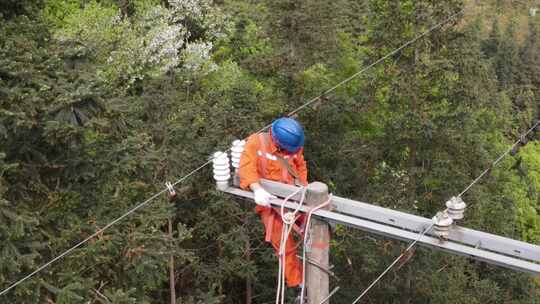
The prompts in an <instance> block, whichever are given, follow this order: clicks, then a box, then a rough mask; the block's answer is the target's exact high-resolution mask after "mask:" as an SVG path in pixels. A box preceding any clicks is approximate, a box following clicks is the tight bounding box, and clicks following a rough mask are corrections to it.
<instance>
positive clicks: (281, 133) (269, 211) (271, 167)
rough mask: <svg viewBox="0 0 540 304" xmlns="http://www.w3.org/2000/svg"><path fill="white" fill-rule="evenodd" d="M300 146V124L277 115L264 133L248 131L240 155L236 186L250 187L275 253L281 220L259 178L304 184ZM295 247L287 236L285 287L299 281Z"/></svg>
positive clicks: (267, 237)
mask: <svg viewBox="0 0 540 304" xmlns="http://www.w3.org/2000/svg"><path fill="white" fill-rule="evenodd" d="M303 147H304V130H303V128H302V126H301V125H300V124H299V123H298V122H297V121H296V120H294V119H292V118H279V119H277V120H275V121H274V122H273V123H272V126H271V128H270V131H269V132H268V133H256V134H252V135H251V136H250V137H249V138H248V140H247V142H246V145H245V148H244V153H243V154H242V157H241V158H240V171H239V176H240V187H241V188H243V189H248V188H249V189H251V190H252V191H253V193H254V195H255V202H256V203H257V206H256V207H255V211H256V212H257V213H258V214H259V215H260V217H261V220H262V222H263V224H264V228H265V241H267V242H269V243H271V244H272V246H273V247H274V251H275V252H276V254H277V255H279V246H280V241H281V230H282V227H283V222H282V220H281V215H280V212H279V210H278V209H274V208H272V207H271V206H270V199H271V198H275V196H273V195H272V194H270V193H268V192H267V191H266V190H264V189H263V188H262V187H261V185H260V184H259V179H261V178H264V179H269V180H273V181H278V182H282V183H287V184H291V185H292V184H295V185H307V168H306V162H305V160H304V148H303ZM299 221H302V219H299ZM296 248H297V245H296V241H295V240H294V238H293V237H289V238H288V240H287V242H286V244H285V279H286V281H287V286H289V287H295V286H298V285H300V284H301V283H302V264H301V263H300V261H299V259H298V257H297V256H296Z"/></svg>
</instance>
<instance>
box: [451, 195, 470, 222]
mask: <svg viewBox="0 0 540 304" xmlns="http://www.w3.org/2000/svg"><path fill="white" fill-rule="evenodd" d="M446 208H448V210H447V212H448V215H449V216H450V217H451V218H452V219H453V220H454V221H455V220H461V219H463V216H464V213H465V208H467V204H465V202H464V201H463V200H462V199H461V197H455V196H454V197H452V198H451V199H450V200H449V201H447V202H446Z"/></svg>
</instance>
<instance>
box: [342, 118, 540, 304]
mask: <svg viewBox="0 0 540 304" xmlns="http://www.w3.org/2000/svg"><path fill="white" fill-rule="evenodd" d="M539 125H540V120H538V121H536V123H535V124H534V125H533V126H532V127H531V128H530V129H529V130H527V131H526V132H525V133H523V134H521V135H520V137H519V140H517V141H516V142H515V143H514V144H513V145H512V146H511V147H510V148H509V149H508V150H506V151H505V152H504V153H503V154H501V155H500V156H499V157H498V158H497V159H495V160H494V161H493V162H492V163H491V164H490V166H489V168H487V169H486V170H484V171H483V172H482V173H481V174H480V175H479V176H478V177H477V178H475V179H474V180H473V181H472V183H471V184H470V185H468V186H467V187H466V188H465V189H464V190H463V191H462V192H461V193H460V194H459V196H458V197H461V196H462V195H463V194H465V193H466V192H467V191H468V190H469V189H471V188H472V186H474V185H475V184H477V183H478V182H479V181H480V180H481V179H482V178H483V177H484V176H485V175H486V174H487V173H488V172H489V171H491V169H493V167H495V166H496V165H497V164H498V163H499V162H500V161H501V160H502V159H503V158H504V157H505V156H507V155H508V154H509V153H510V152H511V151H512V150H514V149H515V148H516V147H517V146H518V145H520V144H522V143H524V141H525V138H526V137H527V136H528V135H529V134H530V133H531V132H533V131H534V130H535V129H536V128H537V127H538V126H539ZM433 226H434V224H431V225H430V226H429V227H428V228H426V229H425V230H424V231H423V232H422V233H420V234H419V235H418V238H417V239H416V240H414V242H412V243H411V244H410V245H409V246H408V247H407V248H406V249H405V250H404V251H403V252H402V253H401V254H400V255H399V256H398V257H397V258H396V259H395V260H394V261H393V262H392V263H391V264H390V265H389V266H388V267H386V269H385V270H384V271H383V272H382V273H381V274H380V275H379V276H378V277H377V278H376V279H375V280H374V281H373V282H372V283H371V284H369V286H368V287H367V288H366V289H365V290H364V291H363V292H362V293H361V294H360V296H358V298H356V300H354V302H352V304H356V303H358V301H360V299H362V297H364V296H365V295H366V294H367V293H368V291H369V290H370V289H371V288H372V287H373V286H375V284H377V282H379V281H380V280H381V279H382V278H383V277H384V275H386V274H387V273H388V271H390V269H392V267H394V265H396V264H397V262H398V261H399V260H400V259H401V258H402V257H403V256H404V255H405V254H406V253H407V252H409V250H411V249H412V248H413V247H414V245H416V243H418V242H419V241H420V240H421V239H422V237H423V236H424V235H426V233H428V231H429V230H431V228H433Z"/></svg>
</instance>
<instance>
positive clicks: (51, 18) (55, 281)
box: [0, 0, 540, 304]
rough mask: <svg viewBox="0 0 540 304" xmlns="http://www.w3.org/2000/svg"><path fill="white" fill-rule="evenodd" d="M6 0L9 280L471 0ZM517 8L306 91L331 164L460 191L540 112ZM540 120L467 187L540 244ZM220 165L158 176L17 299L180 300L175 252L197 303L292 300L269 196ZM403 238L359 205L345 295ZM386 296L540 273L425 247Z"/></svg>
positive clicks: (439, 199) (382, 186) (413, 203)
mask: <svg viewBox="0 0 540 304" xmlns="http://www.w3.org/2000/svg"><path fill="white" fill-rule="evenodd" d="M4 2H5V1H4ZM4 2H3V3H4ZM492 2H493V3H491V5H494V6H497V5H499V6H500V5H501V4H500V3H498V1H492ZM495 2H497V3H495ZM5 3H6V5H3V4H2V5H1V6H0V13H1V14H2V16H1V17H0V18H1V20H0V21H1V26H0V140H1V143H2V144H1V145H0V240H1V242H0V252H1V253H2V255H1V257H0V286H1V287H2V288H5V287H7V286H8V285H9V284H10V283H12V282H14V281H15V280H16V279H18V278H21V277H22V276H23V275H24V274H26V273H28V272H30V271H32V270H33V269H35V268H36V267H38V266H39V265H42V264H43V263H45V262H47V261H49V260H50V259H51V258H53V257H55V256H57V255H58V254H60V253H62V252H63V251H64V250H66V249H67V248H69V247H71V246H73V245H74V244H76V243H77V242H78V241H80V240H81V239H84V238H85V237H87V236H89V235H91V234H93V233H95V232H96V231H98V230H99V229H100V228H102V227H104V226H105V225H106V224H107V223H109V222H110V221H111V220H113V219H114V218H116V217H118V216H120V215H122V214H123V213H124V212H126V211H127V210H128V209H129V208H132V207H133V206H135V205H136V204H137V203H138V202H142V201H143V200H144V199H146V198H148V197H149V196H150V195H151V194H152V193H155V192H157V191H159V189H162V188H164V183H165V181H174V180H176V179H177V178H178V177H180V176H183V175H184V174H186V173H188V172H190V171H191V170H192V169H194V168H197V167H198V166H199V165H200V164H202V163H204V162H205V161H206V160H207V157H208V156H209V155H210V154H211V153H212V152H214V151H216V150H225V149H227V148H228V146H229V145H230V143H231V142H232V140H234V139H236V138H243V137H245V136H247V135H249V134H250V132H253V131H255V130H259V129H260V128H261V127H262V126H264V125H266V124H267V123H268V122H269V121H271V120H272V119H274V118H275V117H278V116H280V115H283V113H287V112H288V111H290V110H292V109H294V108H295V107H296V106H298V105H300V104H301V103H303V102H304V101H306V100H308V99H310V98H312V97H313V96H317V95H319V94H320V93H321V92H322V91H324V90H325V89H327V88H329V87H331V86H332V85H334V84H335V83H338V82H339V81H341V80H342V79H344V78H346V77H348V76H350V75H352V74H353V73H355V72H357V71H358V70H360V69H361V68H362V67H363V66H365V65H367V64H369V63H371V62H373V61H374V60H376V59H378V58H380V57H381V56H383V55H385V54H387V53H388V52H390V51H391V50H393V49H394V48H396V47H398V46H400V45H401V44H403V43H405V42H406V41H408V40H410V39H412V38H414V37H415V36H416V35H418V34H419V33H421V32H423V31H425V30H426V29H428V28H429V27H430V26H432V25H433V24H436V23H438V22H439V21H441V20H443V19H445V18H446V17H447V16H449V15H451V14H453V13H454V12H457V11H458V10H460V9H461V8H462V7H463V4H462V3H461V1H427V0H426V1H387V0H370V1H365V2H362V3H359V2H358V1H349V0H340V1H303V0H302V1H286V0H268V1H215V2H213V1H210V0H204V1H193V0H168V1H161V0H114V1H113V0H102V1H97V0H70V1H60V0H46V1H42V2H39V1H38V2H33V1H7V2H5ZM504 14H505V12H504V11H503V10H501V11H500V12H499V14H498V15H496V16H494V17H493V20H490V21H489V23H492V25H493V26H492V27H491V30H490V33H487V35H483V33H482V31H483V28H482V23H481V22H480V21H481V17H478V18H473V19H472V20H465V19H462V18H461V17H458V18H456V20H455V21H453V22H452V23H451V24H449V25H447V26H444V27H442V28H441V29H440V30H438V31H435V32H433V33H432V34H430V35H427V36H426V37H425V38H423V39H420V40H419V41H417V42H416V43H415V44H414V45H413V46H410V47H408V48H406V49H403V50H402V51H401V52H399V53H397V54H395V55H394V56H392V57H390V58H388V59H387V60H385V61H384V62H382V63H381V64H380V65H378V66H376V67H374V68H373V69H371V70H370V72H369V73H366V74H364V75H362V76H361V77H358V78H356V79H354V80H353V81H351V82H350V83H348V84H347V85H346V86H343V87H341V88H339V89H338V90H336V92H335V93H333V94H329V95H328V96H324V97H323V98H321V99H320V100H318V101H317V102H315V103H314V104H313V106H312V107H309V108H307V109H305V110H304V111H303V112H301V113H300V114H299V116H298V119H299V120H300V121H302V123H303V124H304V125H305V127H306V130H307V140H306V158H307V159H308V166H309V168H310V180H319V181H323V182H325V183H327V184H328V185H329V186H330V188H331V190H332V192H334V193H336V194H338V195H340V196H345V197H351V198H354V199H359V200H365V201H369V202H373V203H375V204H378V205H382V206H385V207H388V208H393V209H398V210H404V211H406V212H409V213H414V214H419V215H422V216H426V217H431V216H432V215H433V214H434V212H435V211H437V210H440V209H441V207H442V206H443V203H444V201H445V200H447V199H448V198H449V197H450V196H452V195H455V194H456V193H458V192H459V191H461V190H462V189H463V188H464V187H465V186H466V185H467V184H468V183H469V182H470V181H471V180H472V179H473V178H474V177H475V176H477V174H479V173H480V172H481V171H482V170H484V169H485V168H486V166H487V165H488V164H489V162H490V161H492V160H493V158H494V157H495V156H496V155H498V154H499V153H501V152H502V151H503V150H504V149H506V148H508V147H509V145H510V144H511V143H512V142H513V141H514V140H515V137H516V136H517V135H518V134H519V132H521V131H523V130H524V129H525V128H527V127H528V126H529V125H530V122H531V120H533V119H534V118H535V117H538V116H537V115H538V112H539V110H540V109H539V106H538V105H539V103H538V100H539V97H538V96H539V94H540V93H539V91H538V87H539V83H538V79H540V74H539V73H538V67H540V56H539V53H538V52H539V50H540V45H539V39H538V33H539V28H538V22H537V21H535V19H533V18H531V19H530V22H529V27H528V32H527V33H524V34H525V35H524V37H525V39H524V41H523V43H520V42H519V40H517V39H516V38H515V36H516V35H517V33H518V31H520V29H521V28H520V27H517V26H516V25H515V23H512V22H510V23H508V24H505V23H503V22H500V20H499V18H500V17H501V16H503V15H504ZM506 17H510V18H513V17H515V15H513V13H511V12H509V13H508V16H506ZM537 139H538V136H537V135H536V137H535V136H533V137H531V138H530V140H531V142H530V143H529V144H528V145H527V146H526V147H523V148H522V149H521V151H520V153H519V154H517V155H515V156H514V157H513V158H512V157H510V158H507V159H505V161H504V162H502V163H501V164H500V167H501V168H499V169H496V170H494V171H493V172H492V174H491V175H490V176H489V177H487V178H486V179H485V180H483V181H482V183H481V184H479V185H477V186H475V187H474V188H473V189H471V191H470V192H468V193H467V194H466V196H465V200H466V201H467V203H469V205H470V207H469V209H468V211H467V217H466V220H465V222H464V225H466V226H469V227H472V228H476V229H481V230H484V231H488V232H492V233H497V234H501V235H505V236H509V237H513V238H516V239H522V240H525V241H528V242H532V243H537V244H540V216H539V215H538V214H539V213H538V212H539V209H540V206H539V205H538V202H539V199H540V146H539V145H538V142H537ZM210 176H211V172H210V170H209V169H207V168H205V169H203V170H202V172H201V173H199V175H196V176H193V177H192V178H191V179H189V180H186V181H185V182H184V183H182V184H180V185H178V186H177V187H176V190H177V192H178V198H177V199H176V200H175V201H174V202H173V203H171V202H169V201H168V199H167V196H166V195H165V194H164V195H163V196H160V197H158V198H157V199H156V200H154V201H153V202H152V203H150V204H149V205H148V206H145V207H144V208H141V209H139V210H137V212H135V213H134V214H132V215H130V216H129V217H127V218H125V219H124V220H123V221H121V222H119V223H118V224H117V225H115V226H113V227H111V228H110V229H108V230H107V231H105V232H103V233H100V234H99V235H98V236H97V237H96V238H94V239H92V240H91V241H89V242H88V243H86V244H84V245H83V246H81V247H80V248H78V249H76V250H75V251H74V252H72V253H71V255H69V256H68V257H66V258H65V259H63V260H61V261H58V262H57V263H56V264H54V265H52V266H51V267H50V268H48V269H47V270H45V271H43V272H41V273H40V274H38V275H37V276H35V277H34V278H33V279H31V280H28V281H27V282H25V283H24V284H22V285H20V286H19V287H17V288H15V289H14V290H12V291H11V292H10V293H9V294H7V295H6V296H4V297H3V298H2V299H0V302H2V303H4V302H5V303H167V302H168V301H169V300H170V295H169V260H170V258H171V257H174V261H175V268H174V273H175V279H176V280H175V281H176V285H175V287H176V288H175V290H176V296H177V303H190V304H191V303H193V304H195V303H206V304H207V303H250V304H251V303H268V302H272V300H273V299H274V297H275V282H276V280H275V279H276V276H277V261H276V258H275V256H274V254H273V252H272V249H271V248H270V246H269V245H268V244H266V243H264V238H263V233H262V225H261V224H260V223H259V219H258V217H257V215H256V214H255V213H254V212H253V210H252V204H251V203H250V202H246V201H240V200H235V199H233V198H231V197H229V196H226V195H223V194H222V193H219V192H217V191H215V190H213V187H214V186H213V182H212V180H211V178H210ZM169 220H170V221H171V224H172V228H173V229H172V234H170V233H169V231H168V221H169ZM501 223H505V225H501ZM403 248H404V244H403V243H401V242H398V241H393V240H389V239H385V238H379V237H374V236H372V235H369V234H365V233H362V232H358V231H353V230H350V229H347V228H345V227H340V226H338V227H337V228H336V229H335V231H334V233H333V240H332V247H331V254H332V257H331V259H332V263H333V264H335V265H336V268H335V273H336V275H337V276H338V277H339V278H340V281H339V282H337V281H335V282H334V283H335V284H339V285H340V286H341V291H340V293H339V294H338V295H336V296H335V297H334V298H333V299H332V302H333V303H350V302H351V301H352V300H353V299H354V298H356V296H358V294H359V292H360V291H361V289H363V288H364V287H366V286H367V285H368V284H369V283H370V282H371V280H372V279H373V278H375V277H376V276H377V275H378V274H379V273H380V271H382V270H383V269H384V268H385V267H386V266H387V265H388V264H389V263H390V262H391V261H392V260H393V259H394V258H395V257H396V256H397V255H399V253H400V252H401V250H403ZM294 296H295V294H294V291H293V290H290V291H289V293H288V297H289V300H291V301H292V298H293V297H294ZM368 297H369V301H370V302H371V303H450V302H451V303H467V304H470V303H501V304H502V303H515V304H517V303H520V304H524V303H531V304H532V303H536V302H537V301H538V299H539V298H540V285H539V283H538V282H535V281H533V280H532V279H531V278H530V277H528V276H525V275H523V274H519V273H516V272H513V271H509V270H501V269H500V268H496V267H494V266H489V265H486V264H483V263H479V262H473V261H471V260H468V259H465V258H462V257H456V256H451V255H448V254H444V253H438V252H434V251H431V250H427V249H417V250H416V253H415V255H414V256H413V258H412V259H411V260H410V261H409V262H408V263H404V264H402V265H399V266H398V267H396V268H395V269H394V270H393V272H391V273H390V274H389V276H388V277H387V278H385V279H384V280H383V281H381V282H380V283H379V284H378V285H377V287H375V288H374V289H373V290H372V291H371V292H370V294H369V295H368ZM449 299H451V300H449Z"/></svg>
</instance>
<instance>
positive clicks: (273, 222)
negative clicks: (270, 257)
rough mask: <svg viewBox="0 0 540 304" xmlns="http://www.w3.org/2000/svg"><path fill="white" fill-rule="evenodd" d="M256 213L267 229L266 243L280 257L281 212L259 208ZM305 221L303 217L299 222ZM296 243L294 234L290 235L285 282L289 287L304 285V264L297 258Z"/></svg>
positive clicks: (287, 246)
mask: <svg viewBox="0 0 540 304" xmlns="http://www.w3.org/2000/svg"><path fill="white" fill-rule="evenodd" d="M255 211H256V212H257V213H258V214H259V215H260V216H261V220H262V222H263V224H264V229H265V241H266V242H269V243H271V244H272V246H273V247H274V252H275V253H276V255H277V256H278V257H279V246H280V243H281V230H282V229H283V222H282V221H281V216H280V215H279V212H276V211H275V210H274V209H272V208H271V207H263V206H257V207H255ZM302 220H303V216H302V217H301V218H300V219H299V221H302ZM296 248H297V245H296V241H295V240H294V237H293V233H291V234H290V235H289V238H288V239H287V243H286V244H285V280H286V282H287V286H288V287H296V286H298V285H300V284H301V283H302V264H301V263H300V260H299V259H298V257H297V256H296Z"/></svg>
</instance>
